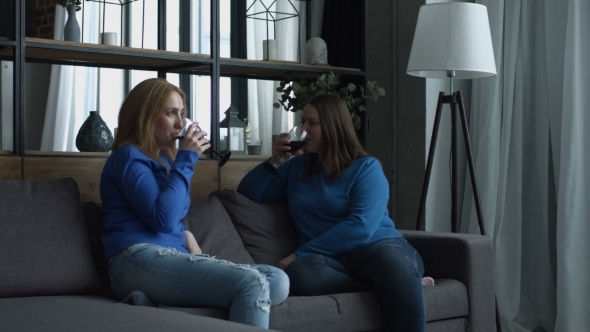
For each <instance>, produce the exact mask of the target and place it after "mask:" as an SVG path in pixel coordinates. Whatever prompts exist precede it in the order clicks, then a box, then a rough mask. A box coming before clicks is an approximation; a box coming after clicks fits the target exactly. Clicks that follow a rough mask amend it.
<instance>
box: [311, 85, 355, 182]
mask: <svg viewBox="0 0 590 332" xmlns="http://www.w3.org/2000/svg"><path fill="white" fill-rule="evenodd" d="M308 104H309V105H312V106H313V107H315V108H316V109H317V111H318V117H319V122H320V126H321V130H322V141H321V143H320V145H319V147H318V153H317V154H306V157H307V158H309V160H310V161H311V163H312V165H313V166H312V169H310V172H309V173H308V174H307V175H311V174H313V172H315V170H316V167H317V166H319V165H318V164H321V165H322V166H323V167H324V170H325V171H326V174H328V178H329V179H330V180H331V181H333V180H336V179H337V178H338V177H340V176H341V175H342V174H344V172H345V171H346V170H347V169H348V167H350V165H351V164H352V163H353V162H354V161H355V160H356V159H357V158H359V157H362V156H366V155H367V152H365V149H363V146H362V145H361V143H360V141H359V139H358V137H357V135H356V131H355V130H354V125H353V124H352V119H351V117H350V113H349V111H348V107H347V106H346V103H345V102H344V101H343V100H342V99H340V98H339V97H337V96H334V95H330V94H326V95H321V96H316V97H314V98H312V99H311V100H310V101H309V103H308Z"/></svg>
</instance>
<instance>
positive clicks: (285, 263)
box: [279, 253, 297, 270]
mask: <svg viewBox="0 0 590 332" xmlns="http://www.w3.org/2000/svg"><path fill="white" fill-rule="evenodd" d="M296 259H297V256H295V253H292V254H291V255H289V256H287V257H285V258H283V260H282V261H280V262H279V268H281V269H283V270H284V269H286V268H287V266H289V264H291V263H292V262H293V261H294V260H296Z"/></svg>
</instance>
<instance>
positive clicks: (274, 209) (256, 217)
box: [210, 189, 299, 266]
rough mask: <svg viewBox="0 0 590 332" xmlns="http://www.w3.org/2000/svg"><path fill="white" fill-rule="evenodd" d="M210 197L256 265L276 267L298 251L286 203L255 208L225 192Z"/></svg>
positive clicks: (247, 201)
mask: <svg viewBox="0 0 590 332" xmlns="http://www.w3.org/2000/svg"><path fill="white" fill-rule="evenodd" d="M210 196H215V197H217V198H219V200H220V201H221V203H222V204H223V206H224V207H225V209H226V210H227V212H228V213H229V216H230V217H231V221H232V222H233V224H234V226H235V228H236V230H237V231H238V234H240V237H241V238H242V241H243V242H244V246H245V247H246V250H248V252H249V253H250V255H252V258H254V261H255V262H256V263H258V264H269V265H274V266H277V264H278V262H279V261H281V260H282V259H283V258H285V257H287V256H289V255H291V254H292V253H294V252H295V250H297V248H298V247H299V244H298V242H297V235H296V230H295V224H294V223H293V221H292V220H291V217H290V216H289V211H288V209H287V204H286V203H285V202H274V203H268V204H258V203H255V202H253V201H251V200H250V199H248V198H246V197H245V196H244V195H242V194H239V193H237V192H235V191H232V190H227V189H226V190H217V191H214V192H212V193H211V194H210Z"/></svg>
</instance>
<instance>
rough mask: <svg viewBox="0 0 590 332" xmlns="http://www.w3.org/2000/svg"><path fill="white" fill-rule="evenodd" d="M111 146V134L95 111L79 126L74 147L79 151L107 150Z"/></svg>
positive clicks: (109, 149)
mask: <svg viewBox="0 0 590 332" xmlns="http://www.w3.org/2000/svg"><path fill="white" fill-rule="evenodd" d="M112 146H113V134H112V133H111V131H110V130H109V127H107V124H106V123H105V122H104V120H103V119H102V118H101V117H100V114H99V113H98V112H96V111H91V112H90V115H89V116H88V118H87V119H86V121H84V123H83V124H82V127H80V130H79V131H78V136H76V147H77V148H78V150H80V152H108V151H111V147H112Z"/></svg>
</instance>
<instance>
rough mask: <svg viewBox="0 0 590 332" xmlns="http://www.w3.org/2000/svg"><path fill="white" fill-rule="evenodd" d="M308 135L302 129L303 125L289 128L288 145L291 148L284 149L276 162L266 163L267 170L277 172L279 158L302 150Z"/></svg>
mask: <svg viewBox="0 0 590 332" xmlns="http://www.w3.org/2000/svg"><path fill="white" fill-rule="evenodd" d="M306 135H307V133H306V132H305V131H304V130H302V129H301V127H297V126H295V127H293V128H292V129H291V130H289V137H288V138H289V144H288V146H289V147H290V148H291V150H287V151H283V153H282V154H281V156H280V157H279V159H277V160H276V161H275V162H274V163H272V164H271V163H270V161H269V162H267V163H265V164H264V167H265V168H266V170H267V171H269V172H270V173H273V174H277V173H278V172H277V163H278V162H279V160H281V158H283V157H284V156H285V154H286V153H287V152H289V153H293V152H296V151H298V150H300V149H301V148H302V147H303V146H304V145H305V136H306Z"/></svg>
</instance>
